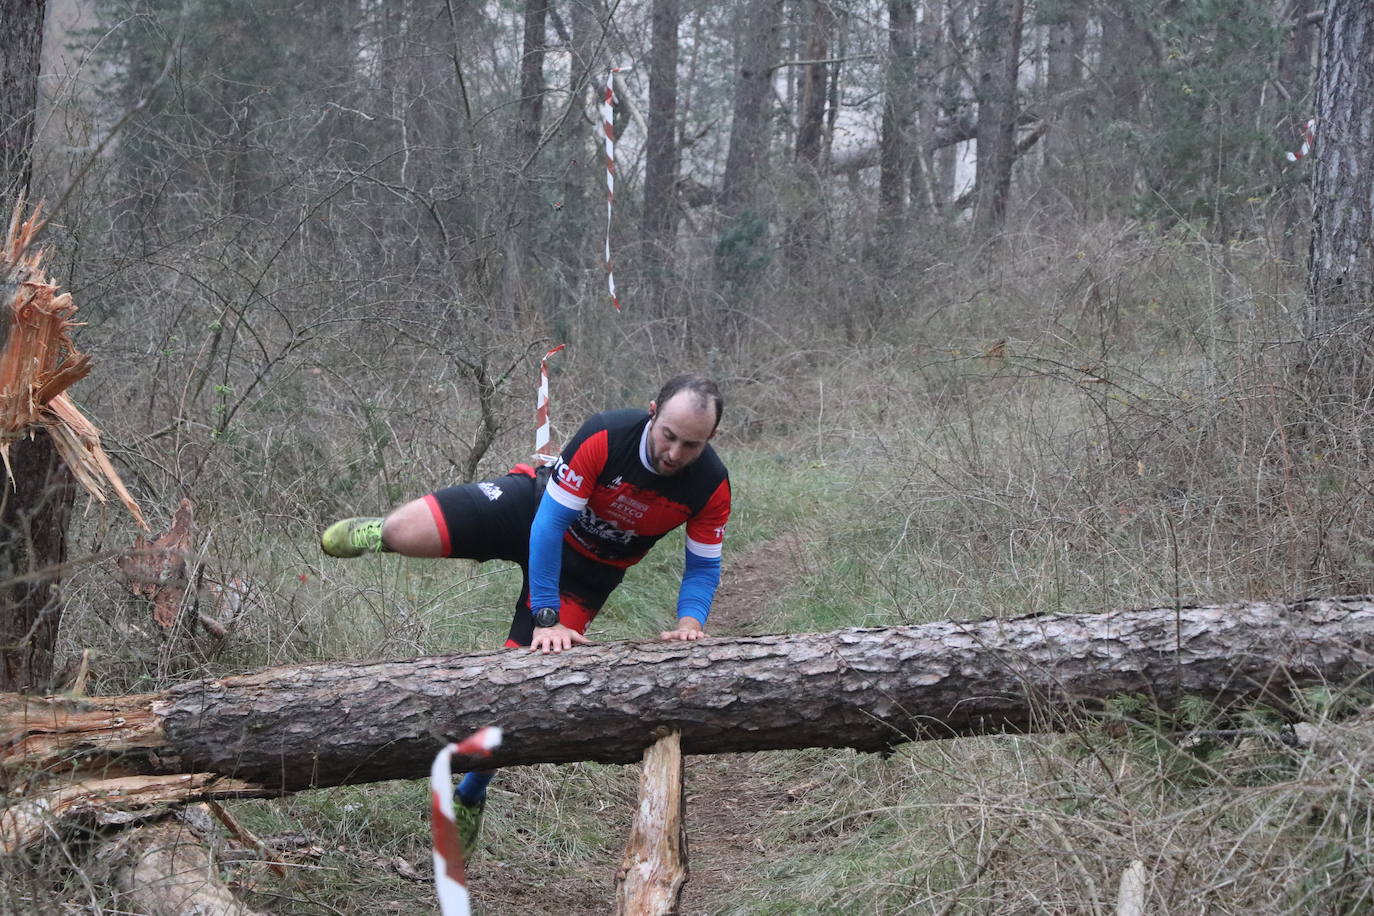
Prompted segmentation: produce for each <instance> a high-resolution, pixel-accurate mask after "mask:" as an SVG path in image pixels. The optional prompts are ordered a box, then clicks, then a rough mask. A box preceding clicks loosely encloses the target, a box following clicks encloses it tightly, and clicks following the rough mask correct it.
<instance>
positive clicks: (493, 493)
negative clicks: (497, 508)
mask: <svg viewBox="0 0 1374 916" xmlns="http://www.w3.org/2000/svg"><path fill="white" fill-rule="evenodd" d="M477 489H479V490H481V491H482V492H483V493H484V494H486V497H487V499H489V500H491V501H492V502H496V501H497V500H498V499H500V498H501V488H500V487H498V486H497V485H496V484H494V483H491V482H490V481H487V480H484V481H482V482H481V483H479V484H478V485H477Z"/></svg>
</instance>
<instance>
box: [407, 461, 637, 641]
mask: <svg viewBox="0 0 1374 916" xmlns="http://www.w3.org/2000/svg"><path fill="white" fill-rule="evenodd" d="M540 476H543V477H544V479H543V480H539V479H537V478H536V477H535V476H532V475H531V474H529V473H525V472H524V471H512V472H511V473H509V474H507V475H506V476H504V477H497V478H495V479H493V480H483V481H480V482H478V483H466V484H461V485H459V486H456V487H446V488H445V489H442V490H439V491H437V492H435V493H431V494H429V495H428V496H426V497H425V502H426V503H428V504H429V509H430V512H431V513H433V515H434V522H435V524H436V525H437V526H438V528H439V538H440V540H441V541H442V543H443V547H444V553H445V555H447V556H450V557H454V558H461V559H467V560H477V561H478V562H483V563H485V562H486V561H487V560H509V561H510V562H512V563H518V564H519V565H520V571H521V573H522V574H523V575H522V580H521V589H520V599H519V600H518V601H517V602H516V605H515V617H514V619H513V620H512V621H511V628H510V633H509V634H508V635H507V637H506V645H508V646H528V645H529V644H530V641H531V640H532V639H533V638H534V621H533V620H532V619H531V618H530V571H529V565H530V526H531V525H532V524H533V523H534V514H535V512H536V511H537V510H538V508H539V500H540V498H541V497H542V496H543V489H544V488H543V484H544V482H545V481H546V480H547V477H546V476H544V475H540ZM624 577H625V571H624V570H623V569H618V568H616V567H614V566H607V565H606V564H605V563H598V562H596V561H595V560H590V559H588V558H586V557H584V556H583V555H582V554H580V553H578V552H577V551H576V550H573V549H572V548H571V547H569V546H568V545H567V543H566V542H565V543H564V544H563V568H562V574H561V575H560V576H559V580H558V592H559V598H560V599H561V600H560V604H561V607H560V611H559V618H560V622H561V623H562V624H563V625H564V626H566V627H570V628H572V629H574V630H577V632H579V633H583V632H585V631H586V629H587V624H589V623H591V621H592V618H594V617H595V616H596V614H597V612H598V611H600V610H601V606H602V605H604V604H605V603H606V598H607V597H608V596H609V595H610V594H611V592H612V591H614V590H615V587H616V586H617V585H619V584H620V580H621V579H623V578H624Z"/></svg>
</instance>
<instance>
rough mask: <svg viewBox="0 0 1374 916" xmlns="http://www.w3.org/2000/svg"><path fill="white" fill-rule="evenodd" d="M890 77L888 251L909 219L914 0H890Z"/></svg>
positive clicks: (884, 195)
mask: <svg viewBox="0 0 1374 916" xmlns="http://www.w3.org/2000/svg"><path fill="white" fill-rule="evenodd" d="M887 27H888V39H887V54H888V58H887V79H886V81H885V82H886V91H885V92H884V96H883V123H882V133H881V136H880V139H879V155H878V226H879V231H880V241H879V250H880V252H881V253H882V254H883V255H884V256H888V255H890V254H891V253H893V252H894V251H895V250H896V249H898V248H899V245H897V244H895V243H896V242H898V241H899V240H900V239H901V238H902V233H903V231H904V227H905V225H906V206H907V176H908V175H910V174H911V165H912V159H913V153H912V149H911V144H912V141H913V139H914V138H913V136H912V116H913V114H915V109H916V102H915V98H914V95H915V93H914V85H915V79H916V62H915V32H916V10H915V7H914V5H913V0H888V4H887Z"/></svg>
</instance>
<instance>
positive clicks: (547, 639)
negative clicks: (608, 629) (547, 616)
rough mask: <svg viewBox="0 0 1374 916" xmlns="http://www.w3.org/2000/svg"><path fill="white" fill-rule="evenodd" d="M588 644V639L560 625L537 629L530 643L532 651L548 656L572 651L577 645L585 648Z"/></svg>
mask: <svg viewBox="0 0 1374 916" xmlns="http://www.w3.org/2000/svg"><path fill="white" fill-rule="evenodd" d="M588 642H589V640H588V639H587V637H585V636H583V635H582V634H581V633H579V632H577V631H576V630H573V629H569V628H568V627H565V626H563V624H561V623H560V624H558V625H557V626H552V627H535V628H534V639H533V640H531V641H530V651H531V652H543V653H544V654H545V655H548V654H549V653H550V652H555V653H557V652H562V651H563V650H564V649H571V648H572V647H573V646H575V645H578V646H585V645H587V644H588Z"/></svg>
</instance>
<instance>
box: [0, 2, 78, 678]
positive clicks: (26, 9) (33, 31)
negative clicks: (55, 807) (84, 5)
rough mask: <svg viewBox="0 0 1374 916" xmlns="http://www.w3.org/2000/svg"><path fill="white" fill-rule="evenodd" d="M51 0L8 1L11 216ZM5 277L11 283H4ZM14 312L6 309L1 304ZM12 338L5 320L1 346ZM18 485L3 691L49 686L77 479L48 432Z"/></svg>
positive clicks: (0, 599) (22, 460)
mask: <svg viewBox="0 0 1374 916" xmlns="http://www.w3.org/2000/svg"><path fill="white" fill-rule="evenodd" d="M44 7H45V4H44V2H43V0H36V2H35V0H0V189H3V191H4V196H3V198H0V199H3V200H4V201H5V202H6V205H7V206H6V207H4V208H2V209H4V210H5V211H8V207H9V205H12V202H13V200H14V198H15V196H16V195H17V194H18V193H21V192H23V191H25V190H27V188H28V186H29V180H30V176H31V174H32V168H33V166H32V157H31V152H32V144H33V135H34V118H35V112H36V110H37V105H38V69H39V51H40V50H41V48H42V44H43V15H44ZM0 279H3V278H0ZM0 311H5V313H6V314H5V316H4V317H5V318H6V319H7V318H8V317H9V316H8V303H7V302H0ZM8 337H9V327H8V322H7V321H0V347H3V346H5V345H6V343H7V341H8ZM10 464H11V467H12V469H13V472H14V484H13V486H11V484H10V481H9V479H8V478H7V477H5V476H4V475H3V474H0V690H5V691H29V690H40V689H43V688H45V687H47V684H48V679H49V678H50V677H51V676H52V668H53V647H54V645H55V644H56V642H57V628H58V624H59V622H60V621H61V616H62V605H61V603H60V596H59V595H58V594H57V592H56V590H55V589H54V586H55V585H56V583H57V581H58V580H59V578H60V569H61V564H62V563H63V562H64V561H65V560H66V557H67V519H68V517H69V516H70V514H71V506H72V500H73V499H74V498H75V486H76V484H75V481H74V479H73V478H72V475H71V472H70V471H69V470H68V469H67V467H66V465H64V464H63V463H62V462H61V461H60V460H59V459H58V457H57V450H56V449H55V448H54V447H53V443H52V440H51V439H50V438H49V437H48V434H47V433H45V432H42V431H36V432H35V434H34V438H32V439H27V438H26V439H21V440H19V441H18V442H15V443H14V444H13V445H12V446H11V448H10Z"/></svg>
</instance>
